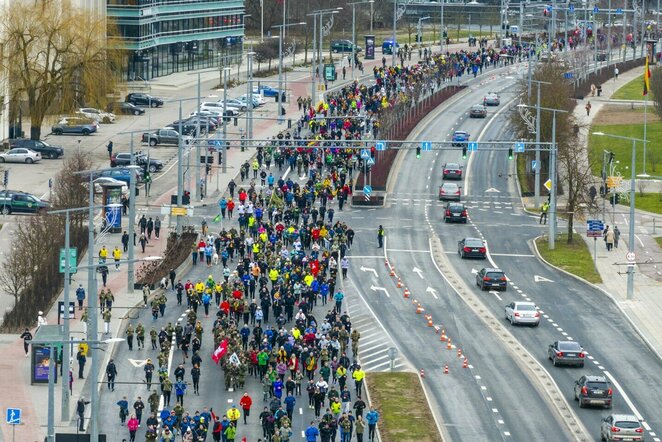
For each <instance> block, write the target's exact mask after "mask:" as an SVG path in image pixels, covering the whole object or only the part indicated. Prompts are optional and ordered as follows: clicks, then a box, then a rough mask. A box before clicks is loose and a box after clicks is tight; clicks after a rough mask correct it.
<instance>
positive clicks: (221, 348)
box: [211, 339, 228, 365]
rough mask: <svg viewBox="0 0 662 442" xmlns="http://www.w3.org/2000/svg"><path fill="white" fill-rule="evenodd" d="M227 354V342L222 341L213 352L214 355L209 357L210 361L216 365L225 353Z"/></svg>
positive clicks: (225, 340)
mask: <svg viewBox="0 0 662 442" xmlns="http://www.w3.org/2000/svg"><path fill="white" fill-rule="evenodd" d="M227 352H228V340H227V339H223V340H222V341H221V343H220V344H219V345H218V348H217V349H216V350H214V353H213V354H212V355H211V360H212V361H214V362H215V363H216V365H218V362H219V361H220V360H221V358H222V357H223V356H225V353H227Z"/></svg>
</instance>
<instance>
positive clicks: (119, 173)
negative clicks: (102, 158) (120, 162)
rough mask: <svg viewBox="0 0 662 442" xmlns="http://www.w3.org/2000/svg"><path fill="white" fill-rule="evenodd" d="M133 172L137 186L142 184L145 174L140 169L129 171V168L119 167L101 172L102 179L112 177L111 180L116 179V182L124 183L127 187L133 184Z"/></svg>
mask: <svg viewBox="0 0 662 442" xmlns="http://www.w3.org/2000/svg"><path fill="white" fill-rule="evenodd" d="M131 171H133V176H134V179H135V180H136V184H138V183H140V182H142V180H143V174H142V171H141V170H140V169H129V168H127V167H117V168H115V169H106V170H104V171H103V172H101V176H102V177H110V178H115V179H116V180H119V181H124V182H125V183H126V184H127V185H129V184H131V183H130V180H131Z"/></svg>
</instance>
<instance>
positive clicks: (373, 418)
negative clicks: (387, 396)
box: [365, 410, 379, 425]
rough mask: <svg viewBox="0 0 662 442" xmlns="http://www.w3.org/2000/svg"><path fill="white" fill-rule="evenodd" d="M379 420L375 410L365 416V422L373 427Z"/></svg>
mask: <svg viewBox="0 0 662 442" xmlns="http://www.w3.org/2000/svg"><path fill="white" fill-rule="evenodd" d="M378 420H379V413H377V411H376V410H371V411H369V412H368V414H366V415H365V421H366V422H367V423H368V425H375V424H376V423H377V421H378Z"/></svg>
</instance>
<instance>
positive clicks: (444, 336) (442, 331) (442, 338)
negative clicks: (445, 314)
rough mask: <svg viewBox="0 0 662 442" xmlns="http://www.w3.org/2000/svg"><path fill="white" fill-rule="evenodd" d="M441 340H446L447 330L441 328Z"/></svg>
mask: <svg viewBox="0 0 662 442" xmlns="http://www.w3.org/2000/svg"><path fill="white" fill-rule="evenodd" d="M439 340H440V341H442V342H444V341H446V330H444V329H441V338H439Z"/></svg>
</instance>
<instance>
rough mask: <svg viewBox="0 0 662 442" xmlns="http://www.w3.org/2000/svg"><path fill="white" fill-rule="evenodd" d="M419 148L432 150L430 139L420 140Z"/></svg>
mask: <svg viewBox="0 0 662 442" xmlns="http://www.w3.org/2000/svg"><path fill="white" fill-rule="evenodd" d="M421 150H432V142H431V141H421Z"/></svg>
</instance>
